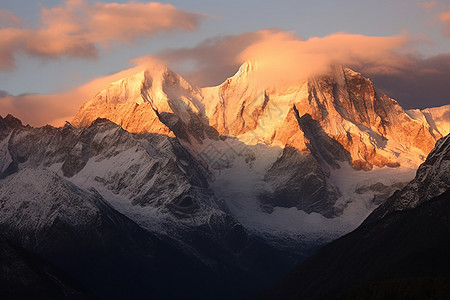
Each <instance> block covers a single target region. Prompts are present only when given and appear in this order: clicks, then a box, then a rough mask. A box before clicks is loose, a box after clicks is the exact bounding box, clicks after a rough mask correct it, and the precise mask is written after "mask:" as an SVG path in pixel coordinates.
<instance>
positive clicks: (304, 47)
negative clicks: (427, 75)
mask: <svg viewBox="0 0 450 300" xmlns="http://www.w3.org/2000/svg"><path fill="white" fill-rule="evenodd" d="M406 45H407V38H406V37H405V36H394V37H369V36H364V35H356V34H347V33H336V34H332V35H329V36H325V37H313V38H310V39H308V40H302V39H300V38H299V37H297V36H295V35H294V34H292V33H289V32H282V31H280V32H275V33H274V32H266V33H265V35H264V38H263V39H261V40H260V41H259V42H257V43H255V44H253V45H251V46H250V47H248V48H247V49H245V50H244V51H243V52H242V53H241V54H240V59H241V61H246V60H253V61H256V62H258V72H259V74H258V76H259V78H260V80H264V81H265V82H266V84H270V83H272V84H277V83H280V82H281V83H294V82H298V81H299V80H302V79H306V78H308V77H311V76H317V75H321V74H325V73H326V72H328V71H329V70H330V67H331V66H332V65H344V66H349V67H353V68H356V69H362V68H364V69H366V70H370V71H371V72H377V73H382V72H387V73H392V72H396V71H397V69H398V68H401V66H402V63H403V62H402V61H399V54H398V53H397V51H398V50H399V49H402V48H404V47H405V46H406Z"/></svg>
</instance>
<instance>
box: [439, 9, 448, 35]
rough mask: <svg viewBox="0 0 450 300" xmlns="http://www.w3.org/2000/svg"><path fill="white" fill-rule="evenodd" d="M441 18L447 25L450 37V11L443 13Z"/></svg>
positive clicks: (446, 28) (446, 33) (446, 30)
mask: <svg viewBox="0 0 450 300" xmlns="http://www.w3.org/2000/svg"><path fill="white" fill-rule="evenodd" d="M440 19H441V21H442V23H444V25H445V35H447V36H448V37H450V11H447V12H444V13H441V15H440Z"/></svg>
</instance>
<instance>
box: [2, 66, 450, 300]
mask: <svg viewBox="0 0 450 300" xmlns="http://www.w3.org/2000/svg"><path fill="white" fill-rule="evenodd" d="M258 68H259V63H258V62H246V63H245V64H243V65H242V66H241V67H240V69H239V71H238V72H237V73H236V74H235V75H234V76H233V77H230V78H228V79H227V80H226V81H225V82H224V83H222V84H221V85H219V86H215V87H207V88H199V87H196V86H193V85H192V84H190V83H189V82H187V81H186V80H185V79H183V78H182V77H181V76H180V75H179V74H176V73H175V72H173V71H171V70H169V69H168V68H167V67H165V66H160V65H154V66H152V67H148V68H147V69H145V70H142V72H140V73H137V74H135V75H133V76H130V77H127V78H123V79H121V80H119V81H117V82H113V83H111V84H109V86H107V87H105V89H104V90H102V91H100V92H99V93H98V94H97V95H96V96H94V98H92V99H90V100H88V101H86V102H85V103H84V104H83V106H82V107H81V108H80V110H79V111H78V113H77V114H76V115H75V117H74V118H73V120H71V121H70V122H67V123H66V125H65V126H64V127H61V128H54V127H52V126H44V127H41V128H32V127H30V126H28V125H27V126H24V125H23V124H22V122H21V121H20V120H18V119H16V118H14V117H13V116H11V115H8V116H5V117H4V118H3V117H0V211H1V214H0V227H1V228H2V229H3V230H2V232H4V234H2V236H3V237H1V238H2V239H4V240H5V241H6V243H7V245H12V246H11V247H15V248H14V249H19V250H18V251H21V253H22V252H23V253H26V256H27V257H28V256H30V257H36V259H37V260H36V261H39V260H42V261H44V262H45V263H48V264H51V265H52V268H55V270H56V271H55V272H56V273H58V274H60V273H63V274H65V275H64V276H67V277H69V278H70V280H68V281H67V282H69V283H68V284H67V288H65V289H63V290H71V291H72V290H74V291H75V292H73V293H72V292H71V293H66V295H69V296H70V297H72V296H73V297H84V296H83V295H87V296H86V297H90V296H94V297H100V298H108V297H111V296H113V295H114V296H117V295H121V297H125V298H126V297H132V298H133V299H134V298H148V297H149V295H151V296H153V297H154V298H167V297H169V298H177V297H186V296H189V297H198V298H211V297H214V298H217V297H218V296H217V295H218V294H220V295H222V297H223V298H225V299H228V298H247V297H248V296H249V295H251V294H253V293H256V292H257V291H258V290H261V289H262V288H264V287H266V286H268V285H271V284H273V283H274V282H276V281H277V280H279V279H281V278H282V276H283V274H285V273H286V272H287V271H288V270H290V269H291V268H293V267H294V266H296V265H297V264H298V263H300V262H301V261H303V260H305V259H306V258H307V257H309V256H310V255H311V254H312V253H313V252H314V251H316V249H317V248H318V247H320V246H322V245H324V244H325V243H327V242H330V241H332V240H334V239H336V238H337V237H340V236H342V235H344V234H346V233H348V232H350V231H351V230H353V229H355V228H356V227H357V226H358V225H360V224H361V222H362V221H363V220H364V219H365V218H366V217H367V216H369V214H370V216H369V218H368V219H367V220H366V221H365V222H364V223H363V225H362V226H365V225H364V224H366V223H367V224H369V223H370V222H375V221H373V220H379V219H380V218H381V219H383V218H385V217H386V216H389V215H390V214H391V213H392V212H395V211H397V210H405V209H406V208H408V209H409V208H415V207H416V206H420V205H421V202H422V201H425V200H422V199H426V200H429V199H434V198H435V197H437V196H439V195H441V194H442V193H444V192H445V191H446V190H448V186H447V185H445V184H441V183H439V182H437V181H435V180H434V179H427V180H429V181H426V184H423V182H424V180H425V179H422V178H419V179H418V178H416V179H414V180H415V181H414V180H413V181H412V183H408V182H409V181H410V180H412V179H413V178H414V174H415V172H416V170H417V167H418V166H419V164H421V163H422V162H424V161H425V158H426V157H427V155H428V153H430V151H431V150H432V149H433V147H435V143H436V141H438V140H439V139H441V140H439V142H438V145H439V143H441V144H442V143H443V142H442V137H443V136H446V135H448V134H449V132H450V105H446V106H443V107H439V108H430V109H424V110H404V109H403V108H402V107H401V106H400V105H399V104H398V103H397V102H396V101H395V100H393V99H391V98H389V97H388V96H387V95H385V94H384V93H382V92H381V91H379V90H377V89H376V88H375V87H374V85H373V84H372V82H371V81H370V79H368V78H365V77H363V76H362V75H361V74H360V73H357V72H355V71H353V70H350V69H348V68H345V67H341V66H333V67H332V68H330V72H329V73H327V74H324V75H323V76H318V77H314V78H309V79H305V80H303V81H300V82H297V83H295V84H277V85H272V86H270V85H267V86H266V85H264V84H262V83H261V82H260V81H258ZM444 141H446V140H444ZM436 147H438V146H436ZM439 149H440V148H439ZM439 151H440V150H436V148H435V150H433V152H432V153H431V154H430V157H429V158H428V159H427V160H426V161H425V163H424V164H423V165H422V166H421V167H420V168H419V171H418V174H419V172H425V171H423V170H424V169H426V174H435V177H439V178H440V176H444V175H445V174H448V172H447V171H448V170H447V169H448V168H447V169H446V168H444V167H442V166H438V167H436V166H435V164H434V163H432V162H430V161H433V153H436V152H439ZM427 166H428V167H427ZM433 166H435V167H433ZM421 170H422V171H421ZM445 170H447V171H445ZM446 172H447V173H446ZM443 174H444V175H443ZM428 178H431V177H428ZM433 178H434V177H433ZM414 182H415V183H414ZM440 182H444V183H445V180H444V181H442V180H441V181H440ZM448 182H449V181H448V178H447V183H448ZM398 189H402V190H401V191H400V192H395V193H394V191H396V190H398ZM436 191H438V192H436ZM392 194H393V195H392ZM391 195H392V196H391ZM396 197H397V198H396ZM396 199H397V200H396ZM398 199H402V200H398ZM405 199H407V200H405ZM433 203H434V202H433ZM380 204H381V206H380ZM377 207H378V208H377ZM375 208H377V209H376V210H375V211H374V212H373V213H372V211H373V210H374V209H375ZM371 213H372V214H371ZM335 243H336V242H335ZM8 247H9V246H8ZM8 249H9V248H8ZM324 249H326V248H324ZM321 251H323V250H321ZM319 253H320V252H319ZM36 264H38V265H41V263H40V262H39V263H36ZM0 266H1V265H0ZM39 274H42V272H41V273H39ZM103 274H107V276H104V275H103ZM124 274H126V275H125V276H124ZM44 279H45V278H44ZM44 279H42V278H41V279H40V280H44ZM60 282H61V283H62V282H66V281H64V280H63V279H61V280H60ZM80 286H81V287H82V288H78V287H80ZM230 286H234V287H235V288H234V289H233V290H231V289H230V288H229V287H230ZM130 291H132V292H131V294H129V293H130ZM218 291H220V292H218ZM80 295H81V296H80Z"/></svg>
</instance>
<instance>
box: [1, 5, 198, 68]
mask: <svg viewBox="0 0 450 300" xmlns="http://www.w3.org/2000/svg"><path fill="white" fill-rule="evenodd" d="M203 19H204V16H203V15H200V14H196V13H191V12H186V11H182V10H179V9H177V8H176V7H174V6H172V5H170V4H162V3H158V2H151V3H137V2H130V3H125V4H119V3H96V4H93V5H89V4H87V3H86V2H85V1H83V0H68V1H66V2H65V3H64V4H63V5H61V6H58V7H53V8H42V12H41V24H40V25H39V27H38V28H37V29H30V28H26V27H25V26H24V25H22V24H21V21H20V19H19V18H18V17H16V16H14V15H13V14H12V13H11V12H9V11H6V10H1V11H0V20H2V21H1V23H0V69H2V70H8V69H12V68H14V55H15V53H16V52H25V53H28V54H31V55H35V56H41V57H48V58H55V57H59V56H73V57H86V58H93V57H96V56H97V55H98V46H99V45H103V46H109V45H111V44H116V43H132V42H134V41H136V40H137V39H140V38H146V37H150V36H154V35H156V34H158V33H160V32H167V31H172V30H176V29H181V30H188V31H190V30H193V29H195V28H196V27H197V26H198V25H199V24H200V22H201V21H202V20H203Z"/></svg>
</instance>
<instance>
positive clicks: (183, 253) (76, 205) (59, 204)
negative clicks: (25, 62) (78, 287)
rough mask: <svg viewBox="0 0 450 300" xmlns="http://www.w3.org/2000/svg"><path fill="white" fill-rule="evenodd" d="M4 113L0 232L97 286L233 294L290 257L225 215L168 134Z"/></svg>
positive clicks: (108, 292) (257, 284)
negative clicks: (37, 124)
mask: <svg viewBox="0 0 450 300" xmlns="http://www.w3.org/2000/svg"><path fill="white" fill-rule="evenodd" d="M5 119H6V120H8V119H9V120H10V121H8V122H6V121H5V122H3V124H4V126H3V127H2V128H1V129H0V130H1V134H2V135H3V136H4V139H3V140H2V141H1V142H0V144H1V154H2V159H0V161H1V162H2V164H1V165H0V169H1V170H3V171H2V176H3V179H2V180H1V181H0V211H1V214H0V227H1V228H2V232H4V234H5V236H6V238H7V239H8V240H9V241H10V243H12V244H13V245H17V246H18V247H22V248H24V249H26V250H27V251H29V252H31V253H33V254H35V255H37V256H38V257H40V258H41V259H43V260H46V261H48V262H50V263H52V264H54V265H56V266H57V267H58V268H60V269H61V270H63V271H64V272H66V273H67V274H69V276H72V277H73V278H75V279H76V280H78V281H79V282H81V284H83V286H84V287H86V288H87V289H88V290H89V291H91V292H92V293H93V294H95V295H97V296H100V297H102V298H107V297H110V296H117V295H122V296H123V297H125V296H127V297H130V296H132V297H133V298H137V299H139V298H146V297H147V295H152V297H155V298H158V297H160V298H163V297H182V296H183V295H186V294H189V295H191V296H192V297H200V298H210V297H212V296H213V295H215V293H217V291H220V293H222V294H223V295H224V297H237V296H239V295H248V294H249V293H252V292H254V291H255V290H257V289H258V288H261V287H262V286H263V285H265V284H268V283H270V282H271V280H273V276H275V277H278V276H280V275H281V274H282V272H285V271H286V270H287V269H288V268H289V266H290V265H292V263H293V262H295V261H297V259H295V260H294V259H292V258H291V257H289V256H286V253H282V252H280V251H278V250H275V249H274V248H273V247H271V246H269V245H267V244H266V243H265V242H264V241H261V240H260V239H259V238H256V237H254V236H253V235H251V234H250V233H249V232H248V231H247V230H246V229H245V228H244V227H243V226H242V225H241V224H239V223H238V222H237V221H236V220H235V219H234V218H233V217H232V216H230V215H229V213H228V210H227V208H226V205H225V204H224V202H223V201H221V200H220V199H219V198H217V197H216V196H215V194H214V193H213V192H212V191H211V190H209V188H208V182H207V180H206V176H207V175H208V171H207V170H206V169H205V168H204V167H203V166H202V165H201V164H199V163H198V162H197V161H196V160H195V159H194V158H193V157H192V155H190V153H189V152H188V151H187V150H186V149H185V148H184V147H183V146H182V145H181V144H180V143H179V142H178V141H177V140H176V139H175V138H172V137H167V136H163V135H158V134H131V133H129V132H127V131H125V130H124V129H123V128H121V127H120V126H118V125H116V124H114V123H112V122H111V121H109V120H106V119H97V120H96V121H94V122H93V123H92V125H91V126H90V127H87V128H83V129H76V128H74V127H73V126H71V125H70V124H67V125H66V126H65V127H63V128H53V127H50V126H47V127H43V128H30V127H25V126H23V125H21V123H20V121H18V120H17V119H13V117H7V118H5ZM5 119H2V120H5ZM11 124H13V125H11ZM269 258H270V260H269ZM261 261H263V263H261ZM105 274H106V275H105ZM123 274H127V275H126V276H125V277H124V275H123ZM149 282H150V283H151V284H149ZM203 282H208V284H207V286H206V287H205V285H204V283H203ZM229 285H233V286H235V287H236V288H235V289H234V290H229V289H228V288H227V286H229ZM130 290H131V292H130Z"/></svg>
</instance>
